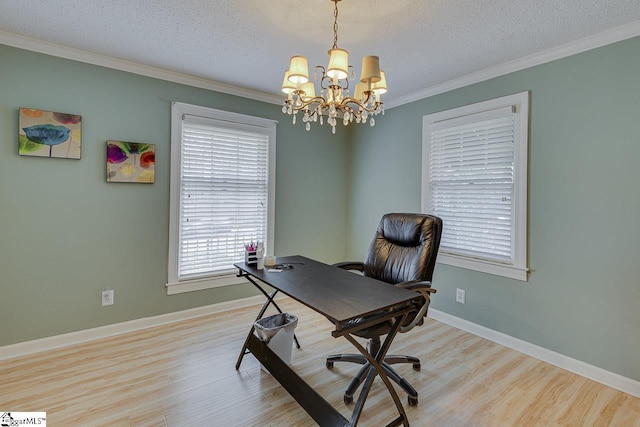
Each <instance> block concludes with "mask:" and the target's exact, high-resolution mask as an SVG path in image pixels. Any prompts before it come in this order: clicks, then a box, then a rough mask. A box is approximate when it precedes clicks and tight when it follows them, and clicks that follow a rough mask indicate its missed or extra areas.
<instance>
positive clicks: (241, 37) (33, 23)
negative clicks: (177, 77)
mask: <svg viewBox="0 0 640 427" xmlns="http://www.w3.org/2000/svg"><path fill="white" fill-rule="evenodd" d="M338 7H339V19H338V26H339V30H338V31H339V34H338V45H339V46H340V47H342V48H344V49H347V50H348V51H349V52H350V62H351V64H352V65H354V66H355V67H356V70H359V69H360V60H361V57H362V56H364V55H378V56H380V64H381V68H382V69H384V70H385V72H386V74H387V81H388V85H389V92H388V94H387V95H386V101H387V102H388V101H389V100H393V99H402V98H406V97H409V96H411V94H412V92H415V91H424V90H426V89H428V88H430V87H434V86H437V85H441V84H443V83H445V82H447V81H451V80H454V79H458V78H461V77H463V76H466V75H470V74H472V73H477V72H479V71H481V70H485V69H489V68H491V67H496V66H499V65H501V64H504V63H507V62H510V61H514V60H516V59H518V58H522V57H526V56H529V55H532V54H535V53H538V52H542V51H545V50H549V49H552V48H556V47H557V46H560V45H563V44H566V43H569V42H573V41H576V40H579V39H582V38H585V37H588V36H593V35H595V34H598V33H602V32H604V31H607V30H611V29H614V28H616V27H620V26H623V25H629V24H633V23H638V22H640V1H639V0H343V1H341V2H340V3H338ZM332 26H333V3H332V2H331V1H329V0H208V1H205V0H153V1H151V0H135V1H131V0H53V1H42V0H0V30H2V31H4V32H5V34H6V33H12V34H13V35H18V36H25V37H29V38H33V39H38V40H42V41H46V42H49V43H53V44H56V45H61V46H65V47H71V48H74V49H79V50H83V51H88V52H92V53H97V54H100V55H105V56H108V57H113V58H117V59H122V60H126V61H131V62H135V63H139V64H144V65H148V66H152V67H157V68H161V69H166V70H170V71H175V72H179V73H184V74H188V75H191V76H195V77H199V78H203V79H208V80H213V81H216V82H220V83H225V84H229V85H235V86H240V87H243V88H247V89H251V90H254V91H259V92H264V93H267V94H278V93H279V88H280V84H281V82H282V75H283V72H284V70H285V69H286V68H287V67H288V62H289V58H290V56H292V55H294V54H301V55H305V56H307V57H308V58H309V65H310V66H312V65H326V62H327V55H326V51H327V50H328V49H329V48H330V47H331V45H332V44H333V34H332ZM0 42H2V39H0Z"/></svg>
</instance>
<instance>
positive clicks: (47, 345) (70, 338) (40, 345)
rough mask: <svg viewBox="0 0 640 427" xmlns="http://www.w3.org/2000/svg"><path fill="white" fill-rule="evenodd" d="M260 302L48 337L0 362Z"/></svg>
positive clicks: (16, 347)
mask: <svg viewBox="0 0 640 427" xmlns="http://www.w3.org/2000/svg"><path fill="white" fill-rule="evenodd" d="M264 301H265V298H264V297H263V296H262V295H257V296H253V297H247V298H242V299H237V300H233V301H226V302H221V303H218V304H211V305H206V306H203V307H196V308H191V309H188V310H182V311H175V312H172V313H167V314H160V315H158V316H151V317H144V318H142V319H135V320H129V321H127V322H121V323H115V324H113V325H105V326H99V327H97V328H91V329H85V330H82V331H76V332H70V333H68V334H62V335H54V336H52V337H47V338H41V339H37V340H32V341H25V342H20V343H16V344H10V345H6V346H3V347H0V360H6V359H11V358H14V357H19V356H25V355H28V354H33V353H39V352H42V351H48V350H53V349H57V348H62V347H66V346H70V345H75V344H81V343H85V342H89V341H94V340H97V339H101V338H109V337H113V336H116V335H121V334H126V333H128V332H134V331H139V330H142V329H147V328H153V327H155V326H160V325H166V324H168V323H174V322H179V321H182V320H187V319H192V318H195V317H200V316H206V315H209V314H214V313H221V312H224V311H229V310H233V309H236V308H243V307H249V306H252V305H256V304H261V303H263V302H264Z"/></svg>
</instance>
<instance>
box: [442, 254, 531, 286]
mask: <svg viewBox="0 0 640 427" xmlns="http://www.w3.org/2000/svg"><path fill="white" fill-rule="evenodd" d="M437 262H438V263H440V264H447V265H452V266H454V267H460V268H466V269H467V270H475V271H480V272H482V273H488V274H493V275H496V276H502V277H508V278H510V279H515V280H521V281H523V282H526V281H527V280H528V272H529V269H528V268H526V267H516V266H513V265H506V264H500V263H496V262H491V261H487V260H481V259H473V258H467V257H463V256H458V255H452V254H443V253H440V254H438V260H437Z"/></svg>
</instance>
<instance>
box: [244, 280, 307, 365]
mask: <svg viewBox="0 0 640 427" xmlns="http://www.w3.org/2000/svg"><path fill="white" fill-rule="evenodd" d="M241 276H244V277H245V279H247V280H248V281H250V282H251V283H253V285H254V286H255V287H256V288H258V289H259V290H260V292H262V294H263V295H264V296H265V297H266V298H267V300H266V301H265V302H264V304H263V305H262V308H261V309H260V312H259V313H258V316H257V317H256V321H257V320H259V319H261V318H262V316H264V313H265V311H267V308H269V305H270V304H273V306H274V307H275V308H276V310H278V312H279V313H282V310H281V309H280V307H279V306H278V304H277V303H276V302H275V301H274V300H273V298H274V297H275V296H276V294H277V293H278V290H277V289H276V290H274V291H273V292H271V294H268V293H267V291H265V290H264V289H263V288H262V286H260V285H258V284H257V283H256V282H255V281H253V279H251V277H249V276H247V275H242V274H241ZM254 325H255V322H254V323H252V324H251V330H249V334H248V335H247V339H245V340H244V345H243V346H242V350H241V351H240V355H239V356H238V361H237V362H236V370H238V369H240V364H241V363H242V359H243V358H244V355H245V354H247V352H248V350H247V345H248V344H249V338H250V337H251V335H253V331H254V330H255V326H254ZM293 339H294V340H295V342H296V348H300V343H299V342H298V337H296V336H295V334H294V335H293Z"/></svg>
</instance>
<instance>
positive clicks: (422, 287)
mask: <svg viewBox="0 0 640 427" xmlns="http://www.w3.org/2000/svg"><path fill="white" fill-rule="evenodd" d="M396 286H400V287H401V288H405V289H409V290H410V291H418V292H420V293H422V292H427V293H429V294H435V293H436V292H438V291H437V290H435V289H433V288H432V287H431V282H429V281H427V280H411V281H409V282H401V283H398V284H396Z"/></svg>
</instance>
